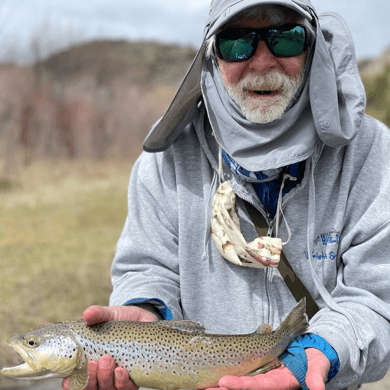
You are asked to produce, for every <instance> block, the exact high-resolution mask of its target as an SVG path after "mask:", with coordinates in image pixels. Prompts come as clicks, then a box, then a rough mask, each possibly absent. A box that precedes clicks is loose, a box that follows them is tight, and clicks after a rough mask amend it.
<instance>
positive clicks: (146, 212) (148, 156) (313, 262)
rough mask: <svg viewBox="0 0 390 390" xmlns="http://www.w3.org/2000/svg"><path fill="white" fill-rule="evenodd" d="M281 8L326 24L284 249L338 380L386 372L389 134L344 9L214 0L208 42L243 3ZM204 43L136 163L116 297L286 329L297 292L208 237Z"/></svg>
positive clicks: (240, 184) (286, 207)
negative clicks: (368, 99) (368, 103)
mask: <svg viewBox="0 0 390 390" xmlns="http://www.w3.org/2000/svg"><path fill="white" fill-rule="evenodd" d="M270 3H272V4H282V5H285V6H288V7H290V8H293V9H294V10H296V11H297V12H300V13H301V14H302V15H304V16H305V17H307V18H308V19H309V20H311V21H313V24H314V25H315V26H316V27H317V39H316V44H315V48H314V53H313V61H312V66H311V69H310V75H309V78H308V79H307V83H308V93H309V105H308V106H307V110H309V111H310V112H311V114H312V115H311V116H309V118H310V120H308V121H306V122H310V123H306V122H305V126H308V127H309V128H311V129H312V131H313V132H315V133H316V135H317V141H316V142H314V143H313V145H312V148H311V150H310V153H308V154H307V156H303V155H302V156H298V157H299V158H300V159H301V160H306V170H305V177H304V179H303V180H302V182H301V183H300V184H299V185H298V186H297V187H296V188H294V189H293V190H291V191H290V192H289V193H288V194H286V195H285V196H284V197H283V202H282V204H283V211H284V214H285V217H286V221H287V222H288V225H289V226H290V229H291V233H292V238H291V240H290V242H289V243H288V244H287V245H285V246H284V247H283V251H284V253H285V255H286V257H287V258H288V260H289V262H290V264H291V265H292V267H293V268H294V271H295V272H296V274H297V275H298V276H299V278H300V279H301V280H302V282H303V283H304V284H305V286H306V288H307V289H308V291H309V292H310V294H311V295H312V296H313V298H314V299H315V300H316V302H317V304H318V305H319V307H320V308H321V310H320V311H319V312H318V313H317V314H316V315H315V316H314V317H313V318H312V320H311V322H310V328H309V331H310V332H311V333H315V334H318V335H319V336H321V337H323V338H324V339H326V340H327V341H328V343H329V344H330V345H332V346H333V348H334V349H335V350H336V352H337V354H338V356H339V359H340V364H341V368H340V370H339V372H338V374H337V375H336V377H335V378H334V379H333V380H332V381H330V382H329V383H328V384H327V388H329V389H333V388H334V389H340V388H342V387H345V386H347V385H351V384H353V383H362V382H369V381H376V380H379V379H380V378H381V377H382V376H383V375H384V374H385V373H386V371H387V369H388V367H389V363H390V324H389V320H390V293H389V291H390V278H389V277H388V275H389V274H390V259H389V253H390V207H389V200H388V194H389V193H390V181H389V179H388V178H389V177H390V161H389V159H388V158H387V153H388V152H387V151H388V150H390V134H389V130H388V129H387V128H386V127H385V126H384V125H383V124H381V123H380V122H378V121H377V120H375V119H373V118H371V117H368V116H366V115H365V114H364V107H365V94H364V88H363V85H362V83H361V80H360V78H359V74H358V70H357V65H356V59H355V54H354V48H353V44H352V40H351V37H350V34H349V31H348V29H347V27H346V26H345V23H344V21H343V20H342V19H341V18H340V17H339V16H338V15H336V14H330V13H327V14H322V15H320V16H319V17H318V16H317V15H316V13H315V11H314V9H313V7H312V5H311V3H310V1H308V0H274V1H261V0H214V1H213V2H212V4H211V9H210V16H209V19H208V22H207V25H206V29H205V38H208V37H210V36H211V35H212V34H213V33H215V31H217V29H218V28H219V27H220V26H222V25H223V24H224V23H225V22H226V21H228V20H229V19H230V18H231V17H233V16H234V15H235V14H237V13H238V12H240V11H242V10H243V9H245V8H248V7H252V6H254V5H258V4H270ZM203 51H204V48H203V45H202V48H201V49H200V50H199V53H198V55H197V57H196V58H195V60H194V62H193V64H192V67H191V69H190V70H189V72H188V74H187V76H186V77H185V79H184V81H183V84H182V86H181V88H180V89H179V91H178V93H177V95H176V97H175V99H174V100H173V102H172V104H171V106H170V108H169V109H168V111H167V113H166V114H165V115H164V117H163V118H162V119H161V120H160V121H159V122H158V123H157V125H156V126H155V127H154V128H153V129H152V131H151V133H150V134H149V136H148V138H147V139H146V141H145V145H144V148H145V150H146V151H148V152H154V153H145V152H144V153H143V154H142V155H141V157H140V158H139V159H138V161H137V162H136V164H135V166H134V168H133V172H132V175H131V179H130V186H129V197H128V207H129V213H128V217H127V219H126V223H125V227H124V229H123V233H122V235H121V238H120V240H119V242H118V246H117V252H116V256H115V259H114V262H113V266H112V281H113V285H114V290H113V293H112V296H111V301H110V303H111V304H112V305H118V304H119V305H121V304H127V303H129V302H134V300H137V299H140V298H141V299H149V300H154V302H158V301H157V300H159V301H160V303H161V307H162V308H163V309H164V310H165V314H166V318H175V319H183V318H184V319H191V320H195V321H199V322H202V323H203V324H204V325H205V327H206V329H207V330H208V331H210V332H220V333H248V332H252V331H254V330H255V329H256V328H257V326H258V325H259V324H261V323H269V324H270V325H271V326H272V327H276V326H277V325H278V324H279V323H280V322H281V320H282V319H283V318H284V317H285V316H286V315H287V313H288V312H289V311H290V310H291V309H292V307H293V306H294V305H295V300H294V298H293V296H292V294H291V292H290V291H289V289H288V288H287V286H286V285H285V283H284V281H283V279H282V278H281V276H280V274H279V272H278V271H277V270H276V269H273V268H266V269H253V268H245V267H239V266H236V265H234V264H231V263H228V262H226V261H225V260H224V259H223V258H222V257H221V256H220V255H219V253H218V251H217V249H216V247H215V245H214V243H213V241H212V239H211V238H210V216H211V200H212V197H213V195H214V193H215V190H216V187H217V183H218V176H217V170H218V163H217V159H218V144H217V140H216V138H215V136H214V135H213V134H215V135H216V131H215V130H216V129H214V128H212V126H211V124H210V120H209V118H208V115H210V112H209V110H210V107H206V106H207V104H205V101H204V99H202V89H201V82H202V69H203V70H204V66H205V65H204V59H203ZM203 74H204V73H203ZM210 106H212V102H211V104H210ZM211 109H212V107H211ZM285 115H286V114H285ZM290 119H291V118H290ZM299 119H300V118H295V122H294V123H296V122H297V121H299ZM282 120H285V119H284V118H282ZM281 124H282V125H283V124H284V122H281ZM297 131H299V129H298V130H297ZM297 139H299V137H297ZM301 142H305V140H302V141H301ZM244 157H245V156H244ZM291 161H294V160H291ZM298 161H299V159H298ZM243 162H244V164H245V159H244V160H243ZM275 168H276V166H275ZM223 169H224V180H229V181H231V183H232V185H233V188H234V191H235V193H236V195H237V197H238V198H237V199H238V201H237V206H238V213H239V215H240V221H241V228H242V231H243V234H244V236H245V238H246V239H247V240H248V241H250V240H253V239H254V238H255V237H256V236H257V235H256V230H255V228H254V226H253V224H252V222H251V221H250V218H249V216H248V215H247V213H246V210H245V208H244V207H243V204H242V201H241V199H245V200H247V201H249V202H251V203H252V204H253V205H255V206H256V207H257V208H258V209H259V210H260V212H262V213H263V214H264V216H265V218H266V219H267V221H268V223H269V225H270V230H271V231H273V232H275V221H274V220H269V218H268V217H267V215H266V213H265V211H264V207H263V205H262V204H261V203H260V201H259V199H258V198H257V196H256V194H255V192H254V190H253V187H252V186H251V184H250V183H247V182H245V181H244V180H242V178H240V177H236V176H235V175H234V173H232V172H231V171H230V169H229V168H227V167H226V166H224V167H223ZM287 235H288V233H287V228H286V224H285V222H284V221H283V222H281V224H280V226H279V236H280V237H281V238H282V239H283V241H286V238H287Z"/></svg>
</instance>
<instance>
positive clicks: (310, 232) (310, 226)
mask: <svg viewBox="0 0 390 390" xmlns="http://www.w3.org/2000/svg"><path fill="white" fill-rule="evenodd" d="M309 174H310V183H309V206H308V221H307V235H306V237H307V250H308V257H309V266H310V272H311V276H312V278H313V281H314V285H315V286H316V288H317V290H318V292H319V293H320V295H321V297H322V299H323V300H324V302H325V303H326V305H327V306H328V307H329V308H330V309H332V310H333V311H336V312H337V313H339V314H342V315H344V316H345V317H346V318H347V319H348V321H349V322H350V324H351V326H352V329H353V331H354V334H355V337H356V340H357V345H358V347H359V349H363V348H364V344H363V343H362V341H361V337H360V333H359V331H358V329H357V328H356V326H355V321H354V319H353V318H352V316H351V315H350V314H349V313H348V312H346V311H344V310H342V309H341V308H340V307H339V305H338V304H337V303H336V302H335V301H334V299H333V298H332V297H331V295H330V293H329V291H328V290H327V289H326V288H325V286H324V285H323V284H322V282H321V281H320V279H319V277H318V276H317V274H316V272H315V271H314V268H313V264H312V262H311V243H312V242H313V241H314V221H315V209H316V207H315V180H314V162H313V159H310V171H309Z"/></svg>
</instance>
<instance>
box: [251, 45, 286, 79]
mask: <svg viewBox="0 0 390 390" xmlns="http://www.w3.org/2000/svg"><path fill="white" fill-rule="evenodd" d="M249 61H250V62H249V64H248V65H249V66H250V68H251V71H253V72H257V73H264V72H266V71H270V70H272V69H278V67H279V63H278V60H277V58H276V57H275V56H274V55H273V54H272V53H271V52H270V50H269V49H268V46H267V45H266V43H265V42H264V41H259V43H258V45H257V48H256V52H255V54H254V55H253V57H252V58H251V59H250V60H249Z"/></svg>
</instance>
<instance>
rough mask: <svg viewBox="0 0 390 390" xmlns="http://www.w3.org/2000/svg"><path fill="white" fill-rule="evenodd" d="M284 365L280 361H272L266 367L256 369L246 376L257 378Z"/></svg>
mask: <svg viewBox="0 0 390 390" xmlns="http://www.w3.org/2000/svg"><path fill="white" fill-rule="evenodd" d="M282 364H283V363H282V362H281V361H280V360H279V359H272V360H271V361H269V362H268V363H267V364H265V365H264V366H261V367H259V368H256V369H255V370H253V371H251V372H249V373H248V374H246V376H255V375H258V374H265V373H266V372H268V371H271V370H273V369H274V368H278V367H280V366H281V365H282Z"/></svg>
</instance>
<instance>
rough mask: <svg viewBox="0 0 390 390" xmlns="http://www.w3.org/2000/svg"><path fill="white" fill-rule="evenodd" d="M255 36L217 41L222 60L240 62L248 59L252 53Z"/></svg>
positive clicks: (249, 35)
mask: <svg viewBox="0 0 390 390" xmlns="http://www.w3.org/2000/svg"><path fill="white" fill-rule="evenodd" d="M255 37H256V36H255V34H248V35H246V36H243V37H240V38H236V39H234V38H229V39H227V38H222V37H220V38H219V39H218V45H219V50H220V54H221V56H222V59H225V60H228V61H240V60H245V59H247V58H249V57H250V56H251V54H252V51H253V41H254V39H255Z"/></svg>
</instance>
